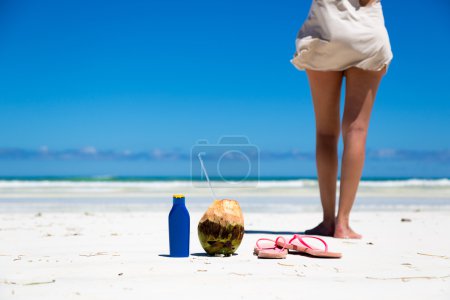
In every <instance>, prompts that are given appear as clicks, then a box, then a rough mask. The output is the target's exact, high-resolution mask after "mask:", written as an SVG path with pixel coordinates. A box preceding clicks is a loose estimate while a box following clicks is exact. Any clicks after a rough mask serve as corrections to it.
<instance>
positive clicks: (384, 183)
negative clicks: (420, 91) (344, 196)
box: [0, 178, 450, 189]
mask: <svg viewBox="0 0 450 300" xmlns="http://www.w3.org/2000/svg"><path fill="white" fill-rule="evenodd" d="M215 183H216V184H217V183H218V182H214V181H213V182H212V184H213V186H214V185H215ZM338 184H339V182H338ZM199 185H206V183H205V182H202V181H190V180H171V181H168V180H154V181H139V180H137V181H95V180H94V181H70V180H0V189H5V188H6V189H10V188H12V189H20V188H44V189H46V188H57V189H64V188H69V189H70V188H86V189H110V188H119V189H133V188H137V189H174V188H187V187H195V186H199ZM233 185H235V186H236V187H242V186H243V187H246V186H247V187H255V186H257V187H258V188H262V189H279V188H287V189H291V188H315V187H317V186H318V184H317V180H314V179H296V180H260V181H247V182H243V183H237V182H236V183H234V184H233V182H231V183H230V186H233ZM222 186H223V185H222ZM360 186H361V187H368V188H402V187H423V188H439V187H450V179H448V178H441V179H414V178H411V179H404V180H400V179H396V180H362V181H361V183H360Z"/></svg>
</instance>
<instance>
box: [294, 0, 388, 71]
mask: <svg viewBox="0 0 450 300" xmlns="http://www.w3.org/2000/svg"><path fill="white" fill-rule="evenodd" d="M392 58H393V55H392V51H391V45H390V42H389V36H388V32H387V30H386V27H385V25H384V16H383V10H382V8H381V2H380V0H377V1H376V2H374V3H372V4H368V5H367V6H361V5H360V4H359V0H313V2H312V5H311V8H310V11H309V14H308V17H307V19H306V21H305V22H304V23H303V25H302V27H301V29H300V31H299V32H298V35H297V40H296V53H295V55H294V58H293V59H292V60H291V62H292V64H294V66H295V67H297V69H299V70H304V69H312V70H318V71H342V70H345V69H348V68H350V67H358V68H361V69H365V70H372V71H379V70H382V69H383V68H384V66H386V68H388V67H389V64H390V62H391V60H392Z"/></svg>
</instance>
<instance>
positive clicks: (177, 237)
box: [169, 194, 190, 257]
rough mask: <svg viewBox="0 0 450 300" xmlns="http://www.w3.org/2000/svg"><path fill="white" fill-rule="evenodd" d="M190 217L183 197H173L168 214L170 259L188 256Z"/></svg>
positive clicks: (179, 195)
mask: <svg viewBox="0 0 450 300" xmlns="http://www.w3.org/2000/svg"><path fill="white" fill-rule="evenodd" d="M189 232H190V217H189V212H188V210H187V208H186V203H185V197H184V195H181V194H177V195H173V206H172V209H171V210H170V213H169V245H170V256H171V257H188V256H189Z"/></svg>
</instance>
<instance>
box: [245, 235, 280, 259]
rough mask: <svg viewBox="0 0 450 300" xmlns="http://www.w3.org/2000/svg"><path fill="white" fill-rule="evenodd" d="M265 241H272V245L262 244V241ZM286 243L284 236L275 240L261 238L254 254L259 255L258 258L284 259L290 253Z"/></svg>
mask: <svg viewBox="0 0 450 300" xmlns="http://www.w3.org/2000/svg"><path fill="white" fill-rule="evenodd" d="M263 241H265V242H270V246H262V245H261V242H263ZM284 245H286V240H285V239H284V238H283V237H282V236H279V237H277V238H276V240H275V241H274V240H271V239H266V238H261V239H259V240H257V241H256V246H255V248H254V249H253V254H254V255H257V256H258V258H269V259H283V258H286V255H287V254H288V250H287V249H286V248H285V247H284Z"/></svg>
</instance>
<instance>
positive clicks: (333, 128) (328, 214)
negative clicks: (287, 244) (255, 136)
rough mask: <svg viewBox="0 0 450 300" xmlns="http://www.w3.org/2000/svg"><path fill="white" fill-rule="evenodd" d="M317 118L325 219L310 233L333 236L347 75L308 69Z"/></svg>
mask: <svg viewBox="0 0 450 300" xmlns="http://www.w3.org/2000/svg"><path fill="white" fill-rule="evenodd" d="M306 72H307V75H308V80H309V85H310V88H311V94H312V98H313V103H314V113H315V117H316V167H317V176H318V181H319V190H320V199H321V202H322V208H323V220H322V222H321V223H320V224H319V225H318V226H316V227H315V228H313V229H310V230H306V231H305V233H306V234H311V235H326V236H333V234H334V232H335V207H336V181H337V172H338V153H337V147H338V141H339V133H340V115H339V102H340V95H341V85H342V78H343V75H344V72H337V71H326V72H321V71H312V70H307V71H306Z"/></svg>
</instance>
